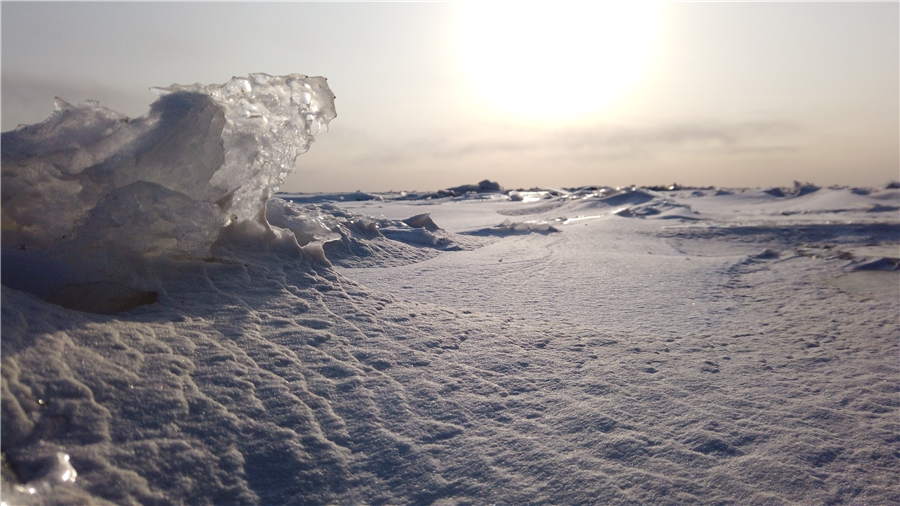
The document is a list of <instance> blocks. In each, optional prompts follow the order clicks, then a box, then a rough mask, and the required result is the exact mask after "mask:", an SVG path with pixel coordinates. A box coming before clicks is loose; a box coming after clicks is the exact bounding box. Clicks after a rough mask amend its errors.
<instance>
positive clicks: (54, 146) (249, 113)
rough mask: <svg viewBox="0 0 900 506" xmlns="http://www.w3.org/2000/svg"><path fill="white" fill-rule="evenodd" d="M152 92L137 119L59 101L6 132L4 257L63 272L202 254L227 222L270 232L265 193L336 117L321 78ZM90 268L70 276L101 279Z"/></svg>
mask: <svg viewBox="0 0 900 506" xmlns="http://www.w3.org/2000/svg"><path fill="white" fill-rule="evenodd" d="M154 90H155V91H156V92H157V93H158V94H159V95H160V97H159V99H158V100H157V101H156V102H154V103H153V104H152V105H151V107H150V111H149V113H148V114H147V115H145V116H142V117H140V118H135V119H132V118H128V117H125V116H123V115H121V114H118V113H116V112H114V111H112V110H110V109H107V108H105V107H102V106H100V105H99V104H98V103H97V102H93V101H89V102H86V103H83V104H79V105H72V104H69V103H67V102H65V101H63V100H61V99H57V100H56V111H55V112H54V113H53V114H52V115H51V116H50V117H49V118H48V119H47V120H45V121H44V122H42V123H39V124H36V125H31V126H24V127H20V128H18V129H17V130H14V131H10V132H5V133H4V134H3V138H2V147H3V154H2V165H3V173H2V220H3V237H2V239H3V248H4V262H6V261H7V260H9V259H13V260H16V261H19V264H21V265H25V267H23V268H24V269H26V270H27V264H29V262H22V260H25V257H23V254H19V255H18V256H13V255H12V254H11V253H10V251H11V250H19V251H25V252H31V253H33V254H30V253H26V254H25V256H27V257H28V258H29V259H30V260H31V262H30V263H31V265H33V264H34V262H38V263H44V264H51V263H53V262H54V261H56V262H58V261H60V260H62V261H64V262H65V263H66V265H67V267H68V276H70V277H71V276H73V275H74V274H73V272H74V271H77V270H78V269H76V268H73V265H81V264H90V263H94V264H97V263H98V260H97V257H98V256H100V257H103V258H106V260H104V261H103V262H110V261H111V260H110V258H116V257H122V256H131V257H135V256H142V257H158V256H161V255H165V256H177V257H191V258H202V257H205V256H207V255H208V254H209V251H210V247H211V246H212V244H213V243H214V242H215V241H216V240H217V239H218V238H219V236H220V234H221V233H222V231H223V230H226V229H227V230H228V231H229V233H230V236H234V235H245V236H246V235H247V234H249V235H251V236H253V237H256V238H259V237H261V236H263V235H265V234H269V235H277V231H275V232H273V230H272V229H271V227H270V226H269V224H268V222H267V221H266V216H265V214H266V202H267V201H268V200H269V197H271V195H272V194H273V193H274V192H275V191H276V190H277V189H278V186H279V185H280V184H281V183H282V182H283V180H284V178H285V176H287V175H288V174H289V173H291V172H292V171H293V170H294V162H295V159H296V157H297V156H298V155H300V154H302V153H304V152H306V151H307V150H308V149H309V146H310V144H311V143H312V142H313V140H314V137H315V135H316V133H317V132H318V131H319V130H320V129H327V126H328V123H329V122H330V121H331V120H332V119H334V118H335V116H336V113H335V109H334V95H333V94H332V92H331V90H330V89H329V88H328V84H327V82H326V80H325V78H323V77H307V76H304V75H299V74H292V75H287V76H280V77H276V76H270V75H266V74H251V75H250V76H248V77H235V78H233V79H231V80H230V81H228V82H227V83H225V84H222V85H201V84H194V85H188V86H183V85H172V86H169V87H167V88H155V89H154ZM103 262H100V263H103ZM32 270H42V269H32ZM82 270H83V269H82ZM99 270H108V269H107V266H103V267H98V268H95V269H94V270H93V272H94V273H95V275H93V278H92V276H88V275H82V276H81V277H82V278H83V279H78V280H76V281H79V282H98V281H103V280H102V279H96V277H97V276H96V272H98V271H99ZM76 277H77V276H76Z"/></svg>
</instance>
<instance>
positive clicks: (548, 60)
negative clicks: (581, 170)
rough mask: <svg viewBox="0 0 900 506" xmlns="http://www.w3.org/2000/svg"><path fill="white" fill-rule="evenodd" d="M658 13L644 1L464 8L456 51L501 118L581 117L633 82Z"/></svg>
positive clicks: (645, 56)
mask: <svg viewBox="0 0 900 506" xmlns="http://www.w3.org/2000/svg"><path fill="white" fill-rule="evenodd" d="M657 10H658V8H657V5H656V3H651V2H596V3H593V4H591V3H587V2H583V3H565V2H561V3H550V2H540V3H527V2H526V3H522V4H511V3H505V2H497V3H494V2H485V3H480V2H479V3H474V2H472V3H467V4H465V5H464V6H463V8H462V12H461V15H460V20H459V34H458V35H459V46H460V52H461V56H462V60H463V63H464V65H465V66H466V67H467V71H468V72H469V73H470V74H471V77H472V79H473V80H474V81H475V83H476V84H477V87H478V88H479V89H480V91H481V93H482V94H483V98H484V99H486V101H487V102H488V103H489V104H491V105H492V106H494V107H496V108H498V109H500V110H501V111H503V112H504V113H505V114H507V115H512V116H517V117H522V118H532V119H538V120H547V119H560V118H572V117H578V116H584V115H587V114H590V113H592V112H595V111H597V110H598V109H600V108H601V107H603V106H605V105H608V104H610V103H611V102H612V101H613V100H615V98H617V97H618V96H620V95H621V94H622V92H623V91H625V90H626V89H627V88H628V87H629V86H630V85H631V84H632V83H633V82H634V81H635V80H636V79H637V78H638V77H639V75H640V74H641V71H642V70H643V68H644V67H645V65H646V62H647V60H648V59H649V56H650V52H651V50H652V47H653V43H654V36H655V32H656V24H657V17H658V16H657Z"/></svg>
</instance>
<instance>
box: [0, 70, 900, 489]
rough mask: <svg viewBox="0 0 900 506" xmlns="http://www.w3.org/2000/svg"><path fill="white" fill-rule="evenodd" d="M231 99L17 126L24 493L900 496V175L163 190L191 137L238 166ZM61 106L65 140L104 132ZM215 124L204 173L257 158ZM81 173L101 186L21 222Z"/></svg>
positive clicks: (9, 343) (14, 297) (18, 461)
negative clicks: (94, 120) (50, 141)
mask: <svg viewBox="0 0 900 506" xmlns="http://www.w3.org/2000/svg"><path fill="white" fill-rule="evenodd" d="M299 77H302V76H299ZM299 77H298V78H299ZM254 79H255V81H254ZM279 79H280V78H279ZM250 81H251V82H250V83H249V84H243V83H240V82H239V83H238V85H240V86H238V88H239V89H248V90H250V91H245V92H242V93H248V94H249V93H251V92H253V90H255V89H257V88H255V87H257V86H262V85H263V84H265V83H262V81H265V79H263V78H261V77H256V78H253V76H251V79H250ZM289 81H290V80H289ZM265 82H266V83H268V81H265ZM261 83H262V84H261ZM290 83H293V84H290V86H301V85H303V86H305V85H306V84H309V82H307V81H302V82H301V81H296V80H295V81H290ZM297 83H300V84H297ZM304 83H305V84H304ZM284 86H287V85H285V84H284V83H276V86H275V88H276V90H275V91H276V92H278V91H279V90H281V91H283V90H284V89H285V88H284ZM226 87H227V85H226ZM301 87H302V86H301ZM223 89H224V91H223ZM325 89H327V88H325ZM226 92H228V90H227V89H225V88H224V87H223V88H215V89H211V90H207V89H197V88H194V89H191V90H188V91H185V90H180V89H175V90H173V91H172V92H171V93H172V95H174V96H175V97H174V98H171V99H169V105H168V106H159V107H158V108H157V109H158V111H162V112H163V113H166V112H168V113H169V114H185V115H186V117H188V118H192V121H180V122H172V123H171V124H168V123H165V121H164V120H165V118H167V117H169V116H166V114H161V116H160V118H162V119H158V118H157V119H154V117H153V116H152V113H151V116H150V117H149V118H144V119H139V120H129V121H128V122H127V124H128V125H132V126H120V127H116V128H121V129H120V130H115V129H113V130H115V131H116V132H119V133H118V134H115V135H119V136H120V137H121V138H123V139H125V141H122V142H120V143H119V144H118V147H117V148H116V149H115V150H112V151H111V152H112V153H122V152H123V151H122V150H123V149H125V148H122V146H125V147H126V148H127V149H126V150H125V151H126V153H127V154H128V156H125V157H124V158H123V157H121V156H120V157H119V158H116V156H113V155H110V154H109V153H108V152H106V151H103V153H106V154H105V155H103V156H101V155H99V154H98V153H101V151H102V150H101V148H103V149H107V148H108V147H109V144H110V143H111V141H108V140H106V141H104V140H102V139H101V140H100V141H98V140H97V139H95V138H89V137H90V136H88V135H85V134H83V133H82V134H78V135H80V136H81V137H80V140H79V142H78V143H76V144H77V146H75V147H74V148H73V147H72V144H71V143H69V144H66V143H58V145H57V146H62V147H60V148H59V149H57V150H56V151H53V152H51V153H48V152H37V151H36V150H35V149H34V148H33V147H32V148H28V146H32V145H30V144H28V143H27V142H26V141H27V140H28V139H25V137H26V133H25V132H23V131H16V132H17V133H16V132H13V133H7V134H4V138H3V156H4V158H3V165H4V168H3V170H4V173H3V177H4V179H3V191H4V195H3V205H4V207H3V219H4V229H3V230H4V232H3V233H4V240H3V248H4V256H3V282H4V286H3V288H2V297H3V298H2V360H3V362H2V377H3V389H2V409H3V411H2V431H3V432H2V445H3V489H2V502H3V503H4V504H9V505H16V504H60V505H62V504H210V505H224V504H261V505H287V504H437V505H451V504H472V505H478V504H509V505H512V504H766V505H769V504H803V505H806V504H808V505H818V504H860V505H861V504H872V505H880V504H897V503H900V268H898V263H900V188H898V186H900V185H897V184H893V183H892V184H887V185H884V186H882V187H879V188H867V189H863V188H817V187H815V186H812V185H801V184H798V185H796V186H795V187H794V188H787V189H769V190H762V189H712V188H710V189H697V190H694V189H680V188H676V189H673V190H671V191H669V190H662V189H660V190H656V191H654V190H650V189H643V188H607V187H596V188H595V187H592V188H581V189H568V190H564V189H535V190H529V191H526V190H517V191H507V190H502V189H499V188H498V187H497V186H496V185H491V184H487V183H483V184H481V185H480V186H479V185H473V186H468V187H466V186H463V187H459V188H456V189H452V190H445V191H443V192H435V193H402V194H400V193H392V194H363V193H354V194H336V195H287V194H281V195H279V197H281V198H273V199H272V200H269V201H268V205H267V208H265V211H266V216H267V219H265V218H263V217H262V214H260V212H258V211H259V209H260V207H259V205H260V204H259V203H261V202H265V200H266V198H268V195H269V189H270V188H272V187H273V186H274V185H277V182H276V183H272V181H277V179H278V178H279V177H282V176H283V174H282V173H281V172H279V171H278V170H273V171H270V172H269V175H267V176H265V178H268V179H265V181H263V182H262V183H259V182H258V181H257V182H256V183H254V184H253V185H246V184H232V183H235V179H234V178H233V177H231V176H230V175H229V174H228V173H225V174H224V175H223V173H222V172H219V170H222V169H221V168H220V167H219V165H215V164H213V166H212V169H210V170H209V171H207V175H206V176H205V178H206V179H205V181H202V184H200V183H197V182H196V181H186V182H184V181H182V182H181V183H179V184H181V186H178V187H171V186H167V181H166V179H165V178H163V177H157V178H156V179H154V178H153V177H151V176H153V175H159V174H160V172H159V167H160V164H159V163H155V162H156V161H158V160H163V161H166V163H171V161H172V160H173V159H177V157H175V156H173V155H172V152H173V151H172V149H161V148H158V147H154V146H158V145H160V144H158V143H162V145H165V146H168V147H170V148H171V147H172V146H171V144H165V143H166V142H169V143H171V142H172V140H171V137H170V136H166V135H158V134H154V133H153V132H163V133H165V132H166V131H167V130H165V129H167V128H171V125H172V124H175V125H179V126H178V127H177V128H186V127H185V125H187V127H191V125H192V124H201V125H209V124H212V125H216V124H217V123H216V122H217V121H221V122H223V123H224V124H225V127H224V128H220V130H221V131H222V132H224V133H223V134H222V136H223V137H224V138H225V139H226V140H225V142H224V145H225V150H226V152H228V150H229V149H243V148H241V146H242V144H241V143H240V142H239V141H241V139H243V141H241V142H246V137H241V136H239V135H238V136H233V137H231V139H232V140H230V141H229V140H228V139H229V137H228V135H230V133H229V132H230V130H229V128H235V129H237V130H239V128H237V127H234V122H235V121H237V120H234V119H233V118H232V117H231V116H229V113H230V112H233V111H234V110H233V109H230V108H229V107H232V106H229V105H227V104H226V105H222V103H224V102H227V96H226V98H222V96H221V93H225V94H226V95H227V93H226ZM196 93H199V94H201V95H202V94H209V95H210V96H212V97H213V99H214V103H215V104H217V105H216V107H219V108H221V109H222V110H223V111H225V114H224V116H225V118H226V119H225V120H221V119H217V118H219V116H218V115H217V114H216V109H214V108H210V104H209V103H207V102H205V101H204V100H199V99H197V97H196V96H194V95H193V94H196ZM216 93H220V95H216ZM323 93H324V92H323ZM276 94H277V93H276ZM204 96H205V95H204ZM179 97H181V98H182V99H184V100H187V99H190V100H193V102H191V103H190V104H188V105H185V104H184V103H183V102H182V103H180V105H178V103H176V105H178V107H174V106H172V105H171V104H172V103H173V102H178V101H177V100H176V99H178V98H179ZM295 98H296V97H295ZM313 102H315V100H313ZM164 105H165V104H164ZM314 105H315V104H314ZM67 106H68V104H63V105H61V106H60V107H61V110H62V111H63V114H57V115H56V116H55V118H56V119H54V117H52V118H51V119H50V120H48V121H50V122H51V123H52V121H57V122H58V121H61V120H65V119H66V118H68V120H71V121H72V124H73V125H79V124H82V125H83V124H84V122H85V121H86V120H85V118H84V117H83V116H79V114H82V113H84V114H94V115H95V116H96V115H98V114H99V113H98V112H97V109H94V108H93V107H94V106H89V107H87V109H84V110H81V112H77V111H76V112H75V113H71V111H72V109H71V108H70V109H66V107H67ZM167 107H168V108H167ZM234 107H237V108H238V110H247V106H246V104H244V103H243V102H241V103H240V104H239V105H236V106H234ZM253 107H256V108H259V107H261V106H260V105H259V102H257V103H255V105H253ZM265 107H267V108H272V107H273V106H272V104H271V103H265ZM241 108H243V109H241ZM325 109H327V108H325ZM173 110H174V111H175V112H172V111H173ZM254 110H256V109H254ZM323 110H324V109H323ZM85 111H87V112H85ZM198 111H199V112H198ZM101 112H102V111H101ZM70 113H71V114H70ZM66 114H70V115H69V116H66ZM72 114H74V116H72ZM104 114H105V113H104ZM101 116H102V115H101ZM326 116H327V111H326V112H325V113H323V115H322V117H323V118H325V119H324V120H322V123H324V124H327V120H328V119H330V118H327V117H326ZM234 117H236V118H240V117H241V116H240V115H234ZM104 118H106V119H104V121H107V122H106V123H102V122H101V123H102V124H100V125H99V126H97V127H96V131H102V132H108V131H109V130H110V128H112V127H110V126H109V121H113V122H114V123H115V124H116V125H119V123H122V125H124V124H125V123H126V122H122V121H120V120H116V119H115V118H112V119H109V117H107V116H104ZM197 118H201V119H202V118H207V120H206V123H202V122H200V121H199V120H197ZM210 118H211V119H210ZM142 121H143V123H142ZM304 121H306V120H305V119H304ZM250 122H251V123H252V122H253V121H252V119H251V121H250ZM44 126H45V127H47V128H45V129H44V130H41V132H43V133H41V135H43V136H46V135H47V132H51V133H52V132H59V130H60V128H49V127H50V126H53V125H50V124H47V123H45V124H44ZM88 126H90V125H88ZM251 127H252V128H257V127H258V125H256V126H254V125H251ZM29 128H31V127H29ZM133 129H143V130H140V131H138V133H137V134H134V131H135V130H133ZM160 129H161V130H160ZM38 130H40V129H38ZM88 130H90V129H88ZM200 130H202V132H201V133H197V134H194V133H191V132H193V130H190V131H188V133H187V134H184V132H182V135H196V139H199V141H196V142H188V141H184V142H183V144H184V146H190V150H189V151H190V153H194V154H196V153H197V152H198V149H197V146H198V144H199V145H201V146H206V148H205V149H206V151H203V150H199V151H200V152H201V154H203V155H208V158H203V157H202V156H201V157H200V158H197V157H194V158H190V160H189V162H188V165H191V166H192V167H199V166H202V165H203V163H200V162H202V161H203V160H207V161H208V160H209V159H213V158H214V159H215V160H219V162H218V163H219V164H220V165H221V164H222V163H224V165H222V167H225V169H227V168H228V164H229V163H232V162H234V160H241V158H240V157H236V158H234V157H233V158H228V157H227V156H225V157H224V160H225V162H222V159H223V158H222V157H219V156H217V155H216V153H220V152H218V151H217V149H218V148H217V145H216V143H215V142H211V143H207V144H204V142H201V141H203V139H207V140H208V139H209V137H208V135H210V134H209V131H210V130H215V128H212V129H210V128H200ZM237 130H235V131H237ZM147 132H150V133H147ZM213 133H214V134H215V135H219V134H218V133H216V132H213ZM67 135H70V136H71V135H72V134H71V133H69V134H67ZM43 138H45V137H40V138H37V140H35V141H34V142H35V143H38V144H40V143H39V142H38V141H40V140H41V139H43ZM108 138H109V137H105V139H108ZM23 139H24V140H23ZM147 139H150V141H153V142H150V141H148V140H147ZM160 139H162V140H160ZM235 139H237V140H235ZM265 140H266V139H263V141H265ZM17 142H18V143H17ZM229 142H231V143H232V144H230V145H231V148H229V147H228V146H229ZM10 146H12V147H14V148H16V149H18V151H15V150H13V149H12V148H11V147H10ZM22 146H25V147H26V148H28V149H26V148H23V147H22ZM184 146H182V148H184ZM184 149H187V148H184ZM128 150H130V151H128ZM59 153H63V154H62V155H61V154H59ZM73 153H74V154H73ZM176 154H177V153H176ZM88 155H90V157H92V158H91V160H92V163H93V165H92V164H91V163H81V162H79V163H80V165H78V164H74V163H73V164H69V165H66V164H65V163H64V162H60V159H63V158H64V159H66V160H71V159H77V160H81V159H84V158H85V156H88ZM192 156H193V155H192ZM79 157H80V158H79ZM276 158H277V157H276ZM123 159H125V160H126V161H123ZM101 160H102V161H101ZM129 160H139V161H138V162H137V163H133V162H132V161H129ZM228 160H232V162H229V161H228ZM234 163H237V162H234ZM254 163H256V162H254ZM259 163H263V164H269V165H266V166H265V167H263V168H266V167H269V166H270V165H272V164H274V165H278V164H279V163H281V161H279V160H275V161H272V160H269V161H263V162H259ZM75 165H78V167H75ZM135 166H137V167H135ZM141 166H143V167H144V168H143V169H142V168H141ZM9 167H13V168H12V169H10V168H9ZM73 167H74V168H73ZM79 167H80V168H79ZM123 167H124V169H123ZM201 168H202V167H201ZM126 169H127V170H129V171H132V172H130V173H129V174H132V173H139V172H140V170H147V171H149V174H150V175H147V173H146V172H145V173H144V175H140V174H138V175H136V176H129V177H125V178H121V177H119V178H117V177H115V176H114V174H117V173H119V172H120V171H122V170H126ZM54 171H57V172H54ZM258 172H260V173H262V172H265V171H258ZM110 174H113V176H109V179H104V177H107V176H108V175H110ZM210 174H211V175H210ZM38 176H40V177H38ZM14 178H18V179H14ZM29 178H30V179H29ZM54 178H55V179H54ZM79 178H81V179H79ZM201 179H202V178H201ZM23 180H28V184H25V183H23V182H22V181H23ZM73 180H75V181H77V182H79V184H81V185H82V186H83V187H88V185H89V184H93V185H95V186H94V187H91V188H100V189H101V190H103V191H101V190H96V191H94V196H93V197H92V196H91V195H88V193H86V192H83V191H82V192H77V191H76V192H74V193H73V192H70V193H69V195H78V198H79V199H81V200H80V201H78V202H77V205H75V204H72V205H67V206H63V207H62V208H60V209H52V210H51V209H45V210H44V212H38V211H36V210H35V209H38V210H40V207H39V206H37V205H35V206H33V207H31V208H30V207H29V204H30V203H31V202H32V201H34V200H35V199H40V198H44V200H42V201H41V202H43V204H41V205H44V206H50V205H51V204H49V203H48V202H51V200H52V198H59V195H61V194H63V193H65V191H66V189H67V188H68V186H66V184H67V183H68V182H71V181H73ZM48 181H50V183H48ZM111 181H112V182H111ZM134 181H137V182H134ZM148 181H149V182H148ZM223 181H224V182H223ZM207 182H208V187H207ZM257 183H258V184H257ZM29 185H30V186H29ZM104 185H106V186H104ZM229 185H231V186H229ZM29 187H31V188H37V189H39V190H35V191H34V192H33V194H32V195H31V196H30V197H28V199H30V200H27V199H25V197H23V196H21V195H19V200H18V201H17V200H16V198H15V197H16V196H15V195H12V194H9V193H8V191H9V189H10V188H17V189H19V190H20V191H22V190H21V189H22V188H29ZM123 188H124V189H123ZM54 192H55V193H54ZM104 192H106V193H104ZM223 195H225V196H224V197H223ZM235 195H242V196H243V197H241V198H236V197H235ZM260 195H261V196H262V197H259V196H260ZM123 196H125V197H127V198H123ZM123 202H124V203H123ZM247 202H250V203H251V204H247ZM252 202H257V204H256V206H257V207H255V208H254V207H253V204H252ZM207 204H209V205H207ZM14 205H18V207H14ZM60 205H62V204H60ZM148 209H149V211H147V210H148ZM50 211H52V212H55V213H57V214H58V215H60V216H62V217H64V219H61V218H59V217H58V216H54V215H52V213H51V212H50ZM144 211H146V212H147V214H146V215H142V214H139V212H144ZM73 216H74V220H75V223H76V225H75V227H74V228H72V223H73ZM122 216H129V217H134V216H141V217H142V218H141V219H136V220H133V221H131V222H127V220H124V219H122V218H121V217H122ZM13 218H15V219H13ZM180 220H185V221H184V222H182V221H180ZM179 224H180V228H179ZM269 224H271V225H273V226H274V227H269ZM67 227H68V228H67ZM223 227H224V228H223ZM46 230H53V231H56V232H59V235H63V234H65V236H66V237H60V236H59V235H52V234H49V233H44V232H45V231H46ZM173 230H174V232H173ZM210 230H212V232H210ZM56 232H54V233H56ZM123 234H124V235H123ZM73 236H74V237H73ZM122 237H127V239H122Z"/></svg>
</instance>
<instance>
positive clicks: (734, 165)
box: [0, 1, 900, 192]
mask: <svg viewBox="0 0 900 506" xmlns="http://www.w3.org/2000/svg"><path fill="white" fill-rule="evenodd" d="M588 4H589V3H588V2H580V3H577V4H573V6H571V7H566V4H565V3H564V2H545V3H540V4H536V5H537V7H535V8H527V7H522V5H525V4H522V3H519V4H516V5H517V7H516V8H515V9H509V10H504V9H501V8H494V9H488V8H477V7H475V6H472V7H467V6H466V5H465V4H462V3H266V4H260V3H225V4H222V3H217V4H213V3H109V2H103V3H32V2H28V3H15V2H6V1H4V2H2V4H0V14H2V122H3V125H2V126H3V130H4V131H5V130H9V129H11V128H14V127H15V126H16V125H17V124H20V123H35V122H38V121H40V120H42V119H44V118H45V117H47V116H48V115H49V113H50V112H51V110H52V107H53V97H54V96H59V97H61V98H64V99H66V100H68V101H70V102H80V101H82V100H86V99H97V100H100V101H101V103H103V104H104V105H106V106H108V107H110V108H112V109H115V110H117V111H120V112H122V113H125V114H128V115H132V116H137V115H140V114H143V113H144V112H145V111H146V110H147V108H148V106H149V104H150V102H151V101H152V100H153V99H154V95H153V94H152V93H151V92H150V91H148V88H149V87H150V86H165V85H169V84H173V83H182V84H186V83H193V82H203V83H221V82H225V81H227V80H228V79H229V78H230V77H232V76H233V75H246V74H248V73H251V72H266V73H269V74H288V73H302V74H308V75H323V76H326V77H328V80H329V83H330V85H331V87H332V89H333V90H334V92H335V94H336V95H337V101H336V105H337V110H338V118H337V119H336V120H335V121H334V122H333V123H332V128H331V131H330V132H329V133H326V134H323V135H320V136H319V138H318V142H317V143H316V144H315V145H314V146H313V147H312V149H311V150H310V151H309V152H308V153H307V154H305V155H303V156H301V157H300V158H299V160H298V164H297V168H298V171H297V173H296V174H295V175H293V176H291V178H290V179H288V181H287V182H286V184H285V186H284V187H283V189H284V190H289V191H308V192H317V191H353V190H357V189H360V190H366V191H384V190H389V189H394V190H401V189H405V190H416V189H417V190H433V189H438V188H445V187H449V186H456V185H459V184H465V183H472V182H477V181H479V180H481V179H486V178H487V179H492V180H496V181H498V182H499V183H500V184H501V185H503V186H504V187H507V188H513V187H531V186H582V185H624V184H639V185H652V184H668V183H672V182H678V183H681V184H688V185H704V186H705V185H716V186H773V185H778V186H787V185H790V184H791V183H792V182H793V181H794V180H800V181H810V182H813V183H816V184H820V185H830V184H842V185H856V186H866V185H876V184H880V183H884V182H886V181H888V180H891V179H900V140H898V139H900V98H898V97H900V70H898V69H900V63H898V62H900V50H898V47H900V31H898V25H900V9H898V3H896V2H890V3H663V4H658V5H657V4H649V5H645V6H643V7H641V8H639V9H624V10H623V8H622V7H623V6H624V5H626V4H624V3H609V4H602V5H600V6H599V7H591V8H588V7H580V6H581V5H585V6H587V5H588ZM574 5H578V6H579V7H575V6H574ZM604 5H605V6H606V7H604ZM588 9H590V10H588Z"/></svg>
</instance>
